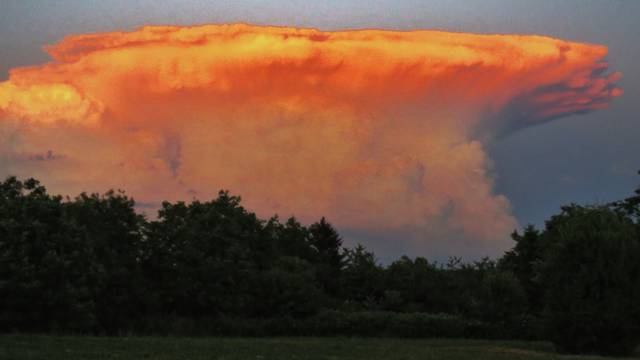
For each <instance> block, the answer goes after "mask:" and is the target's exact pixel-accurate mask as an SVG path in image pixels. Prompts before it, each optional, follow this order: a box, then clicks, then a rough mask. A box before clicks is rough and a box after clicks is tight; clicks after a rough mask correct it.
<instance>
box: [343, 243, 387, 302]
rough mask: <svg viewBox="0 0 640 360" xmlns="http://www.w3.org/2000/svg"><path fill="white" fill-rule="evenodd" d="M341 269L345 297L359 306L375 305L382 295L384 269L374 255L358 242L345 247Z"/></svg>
mask: <svg viewBox="0 0 640 360" xmlns="http://www.w3.org/2000/svg"><path fill="white" fill-rule="evenodd" d="M344 254H345V261H344V262H345V266H344V270H343V275H342V279H343V289H344V291H345V294H344V295H345V299H346V301H348V302H349V303H355V304H356V305H359V306H360V307H364V308H372V307H376V306H377V305H378V303H379V302H380V301H381V299H382V297H383V296H384V288H383V280H384V278H383V276H384V269H383V268H382V267H381V266H380V265H378V264H377V262H376V258H375V255H374V254H373V253H372V252H370V251H367V250H366V249H365V248H364V246H362V245H360V244H358V245H357V246H356V247H355V248H354V249H346V250H345V251H344Z"/></svg>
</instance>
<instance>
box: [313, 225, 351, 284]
mask: <svg viewBox="0 0 640 360" xmlns="http://www.w3.org/2000/svg"><path fill="white" fill-rule="evenodd" d="M308 237H309V240H308V243H309V244H310V245H311V247H312V248H313V249H314V250H315V253H316V256H315V260H316V261H315V264H316V271H317V279H318V282H319V283H320V285H321V286H322V288H323V289H324V291H325V292H326V293H327V294H328V295H330V296H332V297H338V296H339V295H340V291H341V289H340V283H341V279H340V277H341V271H342V267H343V266H344V254H343V252H342V238H341V237H340V235H339V234H338V232H337V231H336V229H335V228H334V227H333V226H331V224H329V223H328V222H327V221H326V220H325V218H324V217H323V218H322V219H321V220H320V221H319V222H317V223H314V224H312V225H311V226H309V235H308Z"/></svg>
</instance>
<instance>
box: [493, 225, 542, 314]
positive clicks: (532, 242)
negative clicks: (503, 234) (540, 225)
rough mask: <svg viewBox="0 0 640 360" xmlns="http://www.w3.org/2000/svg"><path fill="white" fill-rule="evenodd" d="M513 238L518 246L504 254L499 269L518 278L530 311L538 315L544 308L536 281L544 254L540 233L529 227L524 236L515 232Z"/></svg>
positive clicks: (531, 226) (526, 228)
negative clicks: (537, 271)
mask: <svg viewBox="0 0 640 360" xmlns="http://www.w3.org/2000/svg"><path fill="white" fill-rule="evenodd" d="M511 238H512V239H513V241H515V242H516V245H515V246H514V247H513V249H511V250H509V251H507V252H506V253H505V254H504V256H503V257H502V258H501V259H500V261H499V263H498V267H499V269H501V270H503V271H508V272H511V273H513V274H514V275H515V276H516V278H517V280H518V281H519V282H520V284H521V285H522V288H523V289H524V291H525V294H526V297H527V301H528V303H529V306H530V310H531V311H532V312H534V313H537V312H539V311H540V310H541V308H542V306H543V304H542V298H543V296H542V291H541V288H540V286H539V285H538V283H537V279H536V266H537V265H538V263H539V262H540V260H541V258H542V252H543V244H542V239H541V236H540V232H539V231H538V230H536V228H535V227H534V226H533V225H528V226H527V227H525V228H524V231H523V233H522V235H520V234H519V233H518V232H517V231H514V232H513V234H511Z"/></svg>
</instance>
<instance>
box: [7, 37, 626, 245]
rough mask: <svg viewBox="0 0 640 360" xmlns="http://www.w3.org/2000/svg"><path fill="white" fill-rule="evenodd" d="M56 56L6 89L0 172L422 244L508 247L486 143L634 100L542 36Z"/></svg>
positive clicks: (225, 45) (229, 45)
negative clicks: (409, 235)
mask: <svg viewBox="0 0 640 360" xmlns="http://www.w3.org/2000/svg"><path fill="white" fill-rule="evenodd" d="M46 50H47V52H48V53H49V54H50V55H51V56H52V57H53V61H52V62H50V63H47V64H44V65H41V66H34V67H25V68H18V69H13V70H12V71H11V73H10V78H9V80H8V81H5V82H2V83H0V140H1V141H2V143H1V144H0V175H7V174H17V175H20V176H35V177H38V178H40V179H42V180H43V181H44V182H45V184H49V185H50V187H51V188H52V189H53V190H54V191H60V192H63V193H71V194H73V193H77V192H79V191H82V190H86V191H98V190H104V189H107V188H112V187H113V188H124V189H126V190H127V191H128V192H129V193H130V194H131V195H133V196H134V197H135V198H136V199H137V200H138V201H141V202H143V203H157V202H158V201H160V200H163V199H168V200H177V199H184V200H189V199H191V198H193V197H197V198H209V197H211V196H212V195H213V194H215V192H216V191H217V190H218V189H220V188H225V189H230V190H231V191H232V192H233V193H237V194H241V195H242V196H243V198H244V199H245V203H246V205H247V206H248V207H249V208H250V209H253V210H256V211H257V212H258V213H259V214H260V215H263V216H268V215H270V214H273V213H279V214H281V215H282V216H288V215H290V214H296V215H298V216H299V217H301V218H302V219H303V220H305V221H310V220H314V219H317V218H319V217H320V216H322V215H325V216H328V218H329V219H330V220H331V221H333V222H334V223H336V224H337V225H339V226H340V227H342V228H354V229H368V230H371V231H376V230H380V231H387V230H392V229H413V230H412V231H414V232H415V233H416V234H420V236H424V238H425V239H431V240H424V243H423V244H424V245H425V247H426V248H428V247H429V244H430V241H432V242H435V241H441V242H446V241H449V240H448V239H450V238H455V237H459V238H464V239H474V242H473V245H474V246H477V247H478V248H479V249H485V250H486V249H494V250H495V249H499V248H502V247H503V246H504V244H505V243H506V241H507V236H506V235H507V234H508V233H509V232H510V231H511V230H513V228H514V227H515V226H516V222H515V220H514V218H513V217H512V215H511V212H510V206H509V202H508V200H507V199H506V198H504V197H503V196H500V195H496V194H494V193H493V180H492V176H491V167H492V165H491V160H490V159H489V158H488V157H487V155H486V153H485V151H484V147H485V144H486V142H487V141H491V138H492V137H494V136H496V135H498V134H505V133H508V132H510V131H513V130H515V129H518V128H521V127H524V126H529V125H532V124H535V123H539V122H544V121H548V120H551V119H553V118H557V117H560V116H566V115H570V114H574V113H580V112H585V111H591V110H597V109H602V108H605V107H606V106H607V105H608V103H609V102H610V100H611V99H612V98H613V97H616V96H618V95H620V94H621V90H620V89H619V88H617V87H615V82H616V81H617V80H618V78H619V74H618V73H613V74H607V73H606V69H607V64H606V63H605V62H604V61H603V58H604V57H605V56H606V52H607V50H606V48H605V47H603V46H596V45H590V44H580V43H573V42H567V41H562V40H556V39H552V38H548V37H541V36H519V35H476V34H463V33H447V32H438V31H412V32H394V31H381V30H362V31H341V32H322V31H317V30H312V29H293V28H282V27H258V26H249V25H219V26H218V25H211V26H198V27H166V26H163V27H160V26H151V27H144V28H142V29H140V30H137V31H134V32H114V33H102V34H90V35H75V36H69V37H67V38H65V39H64V40H62V41H61V42H60V43H58V44H55V45H53V46H49V47H47V48H46ZM38 154H48V155H47V156H37V155H38ZM56 155H57V156H56ZM34 159H36V160H34ZM2 167H4V168H5V169H4V170H3V169H2ZM453 234H455V235H453ZM420 236H419V237H420ZM434 237H436V238H437V237H440V239H436V238H434Z"/></svg>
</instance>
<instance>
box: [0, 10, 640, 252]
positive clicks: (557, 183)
mask: <svg viewBox="0 0 640 360" xmlns="http://www.w3.org/2000/svg"><path fill="white" fill-rule="evenodd" d="M639 14H640V2H638V1H588V0H580V1H578V0H575V1H570V0H565V1H542V0H538V1H522V0H521V1H515V0H505V1H499V0H484V1H469V2H461V1H444V0H442V1H409V0H407V1H402V0H389V1H381V0H375V1H374V0H372V1H353V0H351V1H349V0H341V1H321V2H320V1H318V2H310V1H240V0H234V1H215V2H213V1H196V0H189V1H167V0H141V1H135V2H132V1H129V0H101V1H90V0H60V1H31V0H3V1H2V2H1V3H0V34H1V36H0V49H2V51H0V79H2V80H4V79H6V78H7V71H8V69H10V68H12V67H17V66H25V65H31V64H39V63H42V62H44V61H46V60H47V56H46V54H44V53H43V52H42V50H41V48H42V46H43V45H44V44H49V43H53V42H56V41H58V40H60V39H61V38H62V37H63V36H65V35H67V34H73V33H87V32H101V31H113V30H132V29H134V28H136V27H138V26H140V25H145V24H182V25H190V24H201V23H230V22H247V23H253V24H269V25H288V26H300V27H316V28H319V29H323V30H337V29H348V28H384V29H399V30H405V29H442V30H447V31H460V32H476V33H520V34H541V35H549V36H552V37H556V38H562V39H567V40H572V41H579V42H589V43H597V44H602V45H605V46H607V47H608V48H609V56H608V61H609V63H610V65H611V68H612V69H614V70H616V71H621V72H622V74H623V76H622V80H621V81H620V82H619V85H620V87H622V88H623V89H624V91H625V93H624V95H623V96H621V97H620V98H617V99H615V100H614V101H613V103H612V105H611V107H610V108H609V109H607V110H603V111H598V112H593V113H589V114H585V115H577V116H572V117H568V118H563V119H560V120H558V121H552V122H549V123H546V124H543V125H539V126H534V127H529V128H526V129H524V130H521V131H519V132H516V133H513V134H510V135H509V136H507V137H505V138H502V139H500V140H499V141H497V142H495V143H494V144H493V145H492V148H491V149H489V152H490V155H491V158H492V159H493V160H494V162H495V164H494V169H495V177H496V188H495V191H496V193H500V194H504V195H506V196H507V198H508V199H509V200H510V201H511V204H512V206H513V211H514V214H515V215H516V217H517V219H518V221H519V222H520V223H521V224H526V223H535V224H541V223H542V222H543V221H544V219H546V218H547V217H548V216H550V215H551V214H553V213H554V212H556V211H557V210H558V208H559V207H560V206H561V205H562V204H566V203H570V202H577V203H594V202H606V201H610V200H613V199H619V198H622V197H624V196H626V195H628V194H630V193H631V191H632V190H633V189H634V187H635V186H636V185H637V184H638V183H640V177H639V176H637V175H636V172H637V170H640V161H639V159H638V154H640V142H639V141H638V138H639V135H640V126H639V125H638V122H637V120H638V119H637V111H638V107H639V105H638V104H639V101H640V96H639V95H640V64H639V63H638V60H637V59H639V58H640V41H638V39H639V38H640V25H638V20H637V17H638V15H639ZM392 252H393V251H392V250H389V253H388V254H379V255H381V258H384V257H386V256H395V255H396V254H392Z"/></svg>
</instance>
